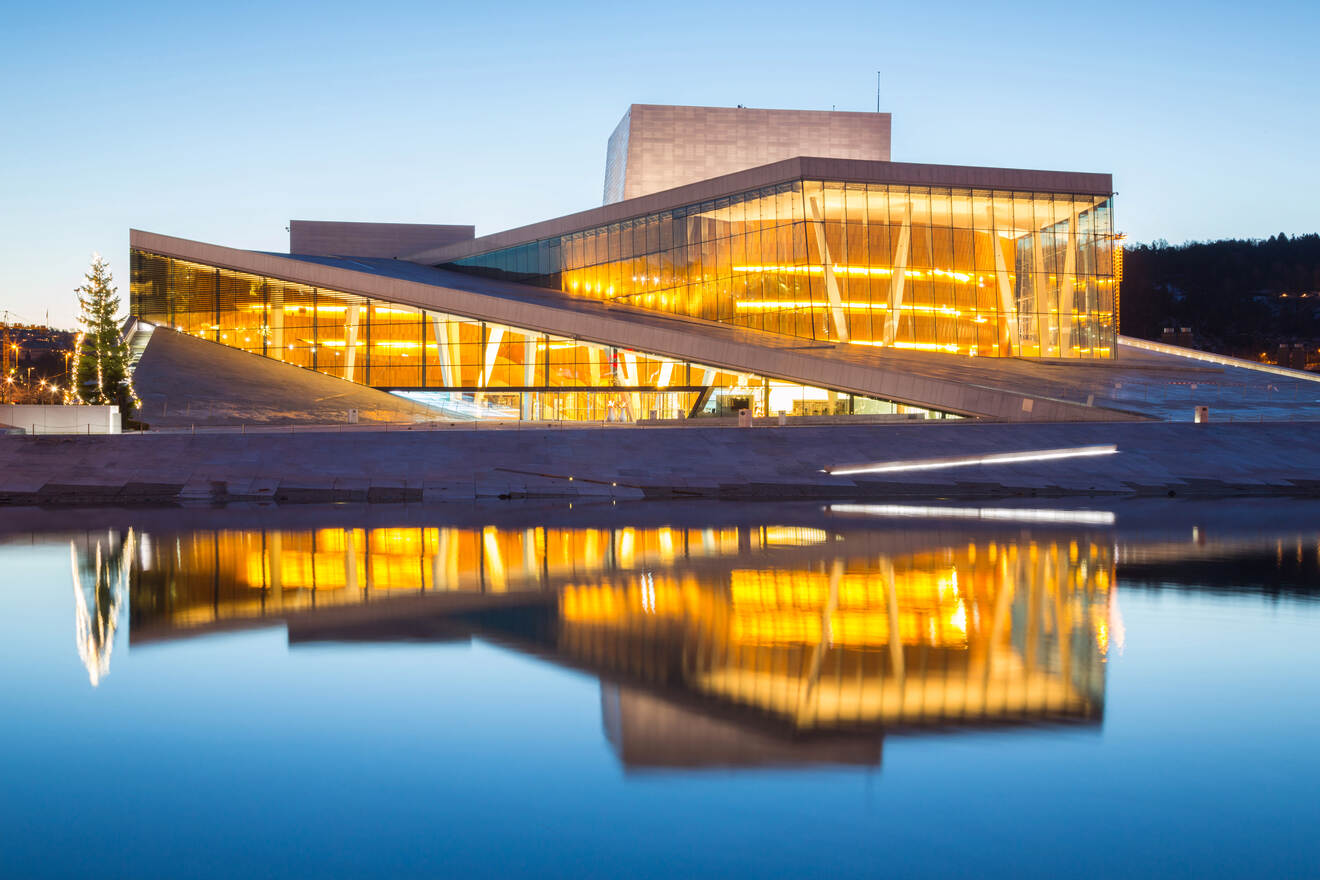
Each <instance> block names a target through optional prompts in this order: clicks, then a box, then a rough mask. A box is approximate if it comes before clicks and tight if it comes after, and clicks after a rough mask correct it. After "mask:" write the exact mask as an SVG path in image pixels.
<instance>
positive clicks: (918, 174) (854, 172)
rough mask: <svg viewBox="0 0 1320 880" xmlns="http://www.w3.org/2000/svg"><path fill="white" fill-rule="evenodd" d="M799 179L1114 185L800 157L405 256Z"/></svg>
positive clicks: (967, 168)
mask: <svg viewBox="0 0 1320 880" xmlns="http://www.w3.org/2000/svg"><path fill="white" fill-rule="evenodd" d="M803 179H807V180H812V179H817V180H839V181H843V182H845V183H887V184H895V185H900V186H903V185H906V186H957V187H970V188H973V189H999V190H1015V191H1027V192H1057V193H1071V194H1075V195H1090V196H1109V195H1112V194H1113V191H1114V179H1113V175H1111V174H1098V173H1092V172H1084V171H1039V170H1032V169H1025V168H992V167H982V166H977V165H928V164H923V163H918V162H876V161H870V160H866V159H825V158H820V157H815V156H798V157H796V158H793V159H785V160H783V161H781V162H772V163H770V164H769V165H760V166H758V167H756V168H748V169H746V170H744V171H735V172H733V173H732V174H724V175H721V176H719V177H712V178H710V179H709V180H702V181H698V182H697V183H689V184H685V185H683V186H679V187H675V188H674V189H668V190H664V191H663V192H658V193H650V194H649V195H644V196H638V197H637V198H633V199H627V200H625V201H621V202H613V203H611V204H608V205H602V206H600V207H598V208H591V209H589V210H586V211H578V212H577V213H574V214H566V215H565V216H563V217H556V218H554V219H551V220H542V221H540V222H537V223H532V224H529V225H527V226H519V227H517V228H516V229H507V230H505V231H503V232H496V233H492V234H491V235H483V236H480V237H478V238H474V239H472V240H471V241H464V242H458V243H455V244H452V245H446V246H444V247H438V248H429V249H427V250H424V251H420V252H418V253H416V254H410V255H409V256H407V257H406V259H408V260H410V261H411V262H414V263H425V264H427V265H433V266H434V265H438V264H440V263H448V262H452V261H454V260H459V259H462V258H463V257H469V256H472V255H474V254H481V253H486V252H488V251H493V250H499V249H501V248H507V247H516V246H517V245H521V244H527V243H528V242H533V241H537V240H539V239H542V238H551V237H553V236H556V235H567V234H568V233H571V232H580V231H581V230H583V229H591V228H593V227H596V226H602V225H605V224H608V223H615V222H618V221H620V220H628V219H631V218H633V217H641V216H644V215H646V214H654V213H656V212H659V211H666V210H669V209H672V208H677V207H679V206H680V205H690V204H694V203H696V202H704V201H706V200H708V199H716V198H720V197H721V196H728V195H732V194H734V193H739V192H745V191H747V190H751V189H759V188H761V187H764V186H774V185H776V184H780V183H787V182H789V181H792V180H803Z"/></svg>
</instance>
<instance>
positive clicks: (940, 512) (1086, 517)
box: [825, 504, 1117, 526]
mask: <svg viewBox="0 0 1320 880" xmlns="http://www.w3.org/2000/svg"><path fill="white" fill-rule="evenodd" d="M825 510H826V511H827V512H829V513H841V514H859V515H861V516H889V517H923V518H932V519H937V518H940V517H944V518H946V519H989V520H996V521H1009V522H1050V523H1073V524H1078V525H1096V526H1112V525H1113V524H1114V523H1115V522H1116V521H1117V518H1116V517H1115V516H1114V514H1113V512H1112V511H1108V510H1048V509H1039V508H1012V507H923V506H921V505H916V504H830V505H827V506H826V507H825Z"/></svg>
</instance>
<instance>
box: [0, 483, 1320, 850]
mask: <svg viewBox="0 0 1320 880" xmlns="http://www.w3.org/2000/svg"><path fill="white" fill-rule="evenodd" d="M701 510H702V508H697V512H696V513H695V514H692V516H694V517H695V521H696V522H698V523H700V522H701V519H700V518H701V517H702V516H703V515H705V514H703V513H701ZM124 516H125V521H126V522H131V521H132V518H133V515H132V514H131V513H130V514H125V515H124ZM547 519H551V520H553V518H547ZM1119 520H1120V523H1121V522H1122V516H1121V515H1120V517H1119ZM345 521H347V522H351V521H352V516H351V514H347V513H346V516H345ZM622 521H623V520H622V517H621V523H622ZM1297 521H1298V522H1305V521H1306V520H1305V519H1301V520H1297ZM98 545H99V546H100V553H101V556H100V563H99V564H98V563H97V555H96V554H97V547H98ZM1317 553H1320V546H1318V545H1317V535H1316V533H1315V530H1314V529H1313V530H1312V531H1311V532H1310V533H1301V534H1299V533H1298V531H1297V529H1296V528H1293V529H1291V530H1287V531H1279V532H1278V533H1261V532H1260V531H1259V530H1254V531H1253V532H1252V533H1251V534H1244V535H1242V536H1233V535H1230V534H1225V533H1223V530H1222V529H1221V530H1217V534H1216V535H1215V537H1214V538H1213V539H1210V540H1207V539H1206V537H1205V534H1204V532H1203V531H1202V532H1200V533H1193V532H1192V531H1191V530H1190V529H1173V528H1170V529H1167V530H1164V531H1162V532H1160V533H1159V534H1151V535H1142V534H1134V533H1131V532H1127V533H1125V532H1123V531H1122V530H1118V531H1115V530H1114V529H1111V528H1106V527H1101V526H1096V525H1091V524H1086V523H1081V524H1067V523H1063V524H1058V523H1050V524H1041V523H1039V522H1030V521H1028V522H1009V523H984V522H977V523H968V522H961V521H954V520H953V519H947V520H920V521H919V522H913V521H911V518H910V517H904V518H903V521H902V522H900V523H898V524H895V523H893V522H890V521H888V520H886V519H884V518H870V519H868V518H858V517H851V518H846V519H845V518H842V517H839V518H830V517H825V516H822V515H820V514H819V513H817V514H814V515H811V516H806V517H800V518H797V519H794V518H792V517H790V518H788V519H778V518H777V519H776V520H775V522H774V523H773V524H748V523H740V524H736V525H729V524H727V523H724V524H720V525H711V526H708V525H700V524H699V525H696V526H689V525H683V526H664V527H654V526H635V527H629V526H627V525H623V524H620V525H613V526H612V525H609V524H607V525H604V526H599V525H594V526H592V527H575V526H570V525H563V526H559V527H556V526H553V525H551V526H547V527H543V526H536V527H532V528H500V527H494V526H488V527H475V528H458V529H452V528H448V529H447V528H442V527H439V526H433V525H417V524H412V525H407V526H403V527H386V528H351V527H350V528H348V529H345V528H344V527H343V526H333V525H332V526H327V527H322V528H318V529H311V530H301V529H298V528H296V527H290V528H286V527H283V526H281V527H279V528H267V529H264V530H262V529H257V530H247V531H240V530H236V529H235V528H233V527H232V523H231V524H227V525H225V527H223V528H209V529H205V530H192V531H184V532H172V531H170V530H168V529H161V528H160V527H159V524H158V523H157V524H155V525H153V526H151V527H149V528H134V529H133V530H132V532H131V536H130V532H129V530H128V529H127V528H124V529H122V530H120V531H117V532H115V533H113V534H112V533H110V532H109V531H108V530H105V529H101V528H97V529H95V530H91V531H86V532H79V533H78V534H76V535H67V534H65V535H59V536H42V535H38V536H36V537H32V538H27V537H25V538H24V539H23V540H22V541H21V542H20V541H11V542H10V543H7V544H4V545H0V570H3V571H5V572H6V577H5V578H4V580H3V586H0V607H3V609H4V614H3V617H0V657H2V658H3V660H0V668H2V669H3V670H4V678H3V684H2V686H0V716H2V717H4V718H6V719H9V722H8V724H7V726H6V727H5V728H4V733H3V734H0V736H2V737H3V742H4V745H5V750H4V755H5V758H4V759H3V768H4V774H3V779H4V782H3V783H0V784H2V785H3V790H4V797H3V798H0V812H2V815H0V822H2V823H3V825H2V826H0V827H4V828H5V829H6V833H5V839H6V843H5V845H4V850H5V852H6V856H5V861H6V863H7V864H8V865H9V867H8V868H7V871H10V872H14V873H15V874H16V875H24V876H37V875H40V874H41V873H43V872H46V873H51V874H56V873H66V872H72V871H77V870H87V871H95V872H96V873H97V874H98V875H100V876H130V875H132V876H143V875H162V874H177V873H186V872H191V873H196V874H212V875H218V874H233V873H248V874H252V875H254V876H260V875H267V874H278V873H288V872H302V873H319V874H343V875H353V876H360V875H362V874H372V873H374V874H399V873H425V874H444V873H450V874H472V873H477V874H481V873H485V874H508V873H525V874H537V875H560V876H570V875H571V876H582V875H600V876H605V875H619V874H631V875H633V876H651V875H672V874H689V873H696V874H708V875H709V874H728V873H734V874H739V875H749V874H757V875H765V874H788V873H796V874H803V875H811V874H813V873H818V872H820V871H821V870H822V869H823V868H829V869H831V870H833V871H835V872H838V873H842V874H858V873H877V872H882V871H881V869H882V868H883V872H893V873H911V872H913V871H918V870H920V871H923V872H927V873H937V874H938V873H944V874H948V873H959V872H961V873H972V874H977V875H982V874H999V875H1005V876H1007V875H1020V874H1022V873H1027V874H1037V875H1045V874H1049V875H1058V874H1060V873H1088V874H1092V875H1105V874H1113V873H1119V872H1122V873H1128V874H1142V873H1146V874H1169V873H1172V874H1189V875H1190V874H1195V875H1202V876H1204V875H1207V874H1215V873H1220V874H1223V875H1242V874H1246V873H1274V874H1294V875H1295V874H1299V873H1305V872H1306V870H1308V868H1307V867H1306V866H1313V865H1314V864H1315V860H1316V859H1317V857H1320V846H1317V844H1316V843H1315V842H1314V841H1313V839H1312V837H1311V835H1310V831H1309V828H1311V827H1313V824H1314V822H1315V820H1316V819H1317V818H1320V815H1318V811H1317V808H1316V806H1315V801H1314V799H1313V797H1312V796H1311V788H1312V786H1313V783H1314V781H1315V779H1316V778H1320V777H1317V770H1320V759H1318V758H1317V757H1316V753H1315V751H1314V748H1313V743H1314V741H1315V737H1316V736H1317V734H1320V719H1318V718H1317V711H1316V708H1315V707H1316V706H1317V705H1320V700H1318V699H1317V698H1318V697H1320V682H1318V681H1317V677H1316V676H1315V675H1314V673H1313V669H1314V667H1315V661H1316V659H1317V655H1318V654H1320V649H1317V647H1316V646H1315V641H1314V637H1313V634H1314V633H1315V632H1316V626H1317V624H1320V603H1316V602H1314V601H1312V598H1313V597H1314V596H1315V595H1316V593H1315V589H1316V584H1315V578H1316V572H1317V566H1318V565H1320V560H1317V558H1316V557H1317ZM71 556H72V559H71ZM1201 560H1213V561H1212V562H1210V563H1206V562H1202V561H1201ZM71 566H72V571H71ZM1129 571H1130V572H1131V573H1132V577H1131V579H1129V578H1128V577H1127V572H1129ZM1188 572H1191V573H1192V574H1193V576H1194V577H1193V579H1191V580H1189V576H1188ZM98 573H99V574H98ZM98 576H99V578H100V584H101V586H100V587H98ZM1195 577H1199V578H1200V581H1199V582H1198V581H1196V580H1195V579H1194V578H1195ZM75 579H76V581H77V584H78V590H79V592H77V593H74V591H73V589H72V588H71V582H73V581H74V580H75ZM313 580H314V581H315V589H314V590H313V586H312V582H313ZM1115 582H1116V583H1117V587H1115ZM121 584H122V588H121ZM423 587H424V588H425V593H423V592H422V588H423ZM80 605H81V608H82V611H81V612H79V611H78V610H77V609H78V608H79V607H80ZM80 615H81V616H80ZM111 617H113V618H114V622H115V625H116V626H117V630H116V631H115V633H114V636H113V642H112V643H111V644H104V643H102V641H100V638H101V637H100V636H99V635H98V634H99V633H104V632H109V630H110V627H108V626H107V625H106V623H107V621H108V620H109V619H110V618H111ZM891 620H896V621H898V626H897V627H892V626H891V625H890V621H891ZM1120 632H1121V640H1122V650H1121V652H1120V651H1119V650H1118V641H1119V638H1120V635H1119V633H1120ZM1061 633H1062V634H1066V636H1065V637H1064V638H1060V634H1061ZM110 649H113V650H110ZM107 658H108V664H109V665H108V669H107V668H105V667H104V663H105V662H106V660H107ZM89 664H90V665H91V667H92V669H95V670H97V671H96V678H97V679H98V680H99V683H98V684H97V686H95V687H92V685H91V683H90V682H89V680H88V677H89V669H88V665H89ZM107 673H108V674H107ZM181 865H187V866H191V867H190V868H188V869H187V871H184V870H181V869H180V866H181Z"/></svg>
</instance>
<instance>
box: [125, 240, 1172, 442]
mask: <svg viewBox="0 0 1320 880" xmlns="http://www.w3.org/2000/svg"><path fill="white" fill-rule="evenodd" d="M129 246H130V247H132V248H137V249H140V250H144V251H148V252H150V253H154V254H159V255H161V256H166V257H173V258H175V259H180V260H189V261H192V262H197V263H202V264H205V265H210V266H217V267H220V268H225V269H232V270H235V271H238V272H247V273H250V274H254V275H264V276H268V277H272V278H279V279H281V280H284V281H292V282H294V283H298V284H306V285H308V286H311V287H325V288H329V289H331V290H336V291H340V292H343V293H350V294H356V295H359V296H364V297H369V298H372V299H380V300H383V301H389V302H397V303H400V304H403V305H409V306H413V307H414V308H418V309H428V310H434V311H437V312H443V313H446V314H452V315H458V316H461V317H465V318H470V319H473V320H482V321H490V322H491V323H495V324H502V325H505V326H510V327H520V328H524V329H527V330H532V331H535V332H539V333H548V334H551V335H555V336H561V337H565V338H568V339H579V340H582V341H585V342H590V343H594V344H598V345H607V346H616V347H619V348H626V349H632V350H634V351H644V352H648V353H652V354H657V355H660V356H663V357H667V358H672V359H674V360H680V361H688V362H692V363H697V364H702V365H704V366H710V367H717V368H719V369H724V370H730V371H733V372H740V373H753V374H756V375H760V376H767V377H769V378H772V379H779V380H783V381H787V382H795V383H800V384H804V385H810V386H814V387H818V388H830V389H833V390H836V391H843V392H847V393H851V394H860V395H863V396H867V397H878V398H882V399H886V400H894V401H897V402H899V403H904V404H910V405H912V406H920V407H927V408H932V409H938V410H944V411H946V412H952V413H958V414H961V415H968V416H976V417H982V418H990V419H1002V420H1006V421H1115V420H1117V421H1129V420H1145V418H1146V417H1145V416H1142V415H1140V414H1137V413H1130V412H1124V411H1122V410H1116V409H1108V408H1104V407H1100V406H1085V405H1083V404H1080V403H1076V402H1073V401H1066V400H1060V399H1057V398H1052V397H1048V396H1046V395H1042V394H1033V393H1030V392H1024V391H1021V390H1018V389H1015V388H1012V387H1002V386H1001V387H995V386H992V385H985V384H981V383H979V382H978V381H977V377H975V376H969V377H968V379H967V380H965V381H957V380H953V379H950V378H946V377H942V376H939V375H936V374H933V373H932V374H928V375H922V374H921V372H920V371H919V370H917V371H914V370H913V364H912V363H911V362H909V361H890V360H889V359H887V358H886V357H885V356H884V355H883V354H881V353H880V352H879V351H878V350H877V351H876V352H872V353H868V357H867V358H865V359H864V360H858V359H855V358H851V357H848V356H846V355H839V354H838V353H835V352H833V351H831V350H821V351H814V350H812V349H811V348H810V347H808V348H804V347H803V345H802V343H803V340H801V339H798V338H795V337H790V336H777V335H775V334H769V333H762V332H759V331H755V330H748V329H746V328H741V327H733V326H730V325H727V324H717V323H714V322H711V321H703V320H700V319H696V318H681V317H677V316H673V315H667V314H662V313H652V312H645V311H641V310H638V309H634V308H631V307H626V306H616V305H607V304H604V303H599V302H596V301H594V300H584V299H580V298H575V297H572V296H570V295H569V294H564V293H559V292H557V291H552V290H544V289H542V288H536V287H529V286H527V285H523V284H515V283H513V282H508V281H498V280H495V279H490V278H481V277H478V276H472V275H464V274H462V273H459V272H453V271H448V270H444V269H435V268H431V267H427V266H421V265H417V264H414V263H409V262H407V261H401V260H377V261H376V262H377V263H379V266H378V267H374V266H372V265H371V263H370V262H368V261H367V258H361V259H358V258H343V259H340V260H336V259H335V258H321V259H319V260H306V259H299V258H297V257H294V256H288V255H283V254H271V253H265V252H261V251H248V250H241V249H238V248H231V247H224V246H222V245H213V244H206V243H205V242H199V241H191V240H189V239H184V238H176V237H173V236H168V235H161V234H158V233H153V232H146V231H143V230H138V229H131V230H130V231H129ZM337 263H338V264H348V265H337ZM355 267H357V268H355ZM948 357H953V356H952V355H950V356H948ZM966 360H968V361H971V360H972V359H970V358H968V359H966ZM973 368H974V365H973ZM1028 399H1030V400H1031V401H1032V405H1031V406H1030V407H1024V405H1023V404H1024V402H1025V401H1027V400H1028Z"/></svg>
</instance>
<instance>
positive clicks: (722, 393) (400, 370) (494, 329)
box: [131, 249, 945, 422]
mask: <svg viewBox="0 0 1320 880" xmlns="http://www.w3.org/2000/svg"><path fill="white" fill-rule="evenodd" d="M131 260H132V279H133V280H132V311H133V314H134V315H136V316H138V317H139V318H141V319H143V320H145V321H148V322H150V323H153V324H158V325H161V326H165V327H171V328H174V329H176V330H179V331H180V332H183V333H187V334H190V335H192V336H196V337H198V338H200V339H207V340H210V341H213V342H219V343H221V344H223V345H228V346H232V347H234V348H238V349H241V350H243V351H247V352H251V353H254V354H260V355H264V356H266V357H270V358H274V359H276V360H280V361H284V362H285V363H289V364H293V365H295V366H299V367H303V368H306V369H310V370H315V371H317V372H321V373H325V374H328V375H331V376H336V377H339V378H343V379H348V380H350V381H353V382H359V383H361V384H364V385H371V386H373V387H376V388H383V389H389V390H394V391H398V392H399V393H403V394H406V395H408V396H410V397H412V398H413V399H415V400H418V401H419V402H422V403H425V404H428V405H430V406H432V407H434V408H436V409H437V410H438V411H439V412H440V413H442V414H443V415H444V416H445V417H448V418H453V419H478V418H490V419H535V420H571V421H583V420H591V421H617V422H632V421H636V420H638V419H648V418H658V419H677V418H687V417H696V416H733V415H736V414H737V413H738V411H739V410H742V409H749V410H751V411H752V414H753V415H755V416H770V415H775V414H777V413H780V412H782V413H784V414H786V415H789V416H817V415H856V414H868V415H915V416H919V417H935V418H939V417H945V414H943V413H938V412H935V411H932V410H928V409H923V408H921V407H916V406H909V405H905V404H900V403H894V402H890V401H885V400H878V399H874V398H868V397H861V396H858V395H852V394H847V393H844V392H835V391H831V390H828V389H824V388H815V387H811V386H806V385H801V384H795V383H792V382H786V381H781V380H778V379H770V378H767V377H763V376H757V375H753V374H748V373H735V372H729V371H727V370H721V369H717V368H713V367H708V366H704V365H701V364H694V363H689V362H685V361H677V360H673V359H669V358H665V357H661V356H659V355H654V354H648V353H645V352H639V351H634V350H631V349H625V348H617V347H611V346H605V345H597V344H594V343H589V342H585V341H582V340H577V339H568V338H563V337H559V336H552V335H548V334H545V333H537V332H533V331H528V330H525V329H520V328H517V327H511V326H504V325H499V324H494V323H490V322H483V321H475V320H471V319H468V318H464V317H460V316H457V315H450V314H445V313H441V312H435V311H427V310H424V309H419V308H413V307H410V306H406V305H402V304H400V303H392V302H383V301H380V300H369V299H366V298H364V297H361V296H357V295H354V294H350V293H344V292H342V291H335V290H328V289H325V288H313V287H308V286H306V285H302V284H296V283H293V282H288V281H282V280H280V279H277V278H269V277H263V276H258V275H250V274H246V273H243V272H237V271H233V270H230V269H224V268H219V267H215V266H207V265H203V264H200V263H193V262H188V261H186V260H179V259H174V258H170V257H163V256H159V255H156V254H151V253H147V252H145V251H141V250H137V249H134V250H133V251H132V253H131Z"/></svg>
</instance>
